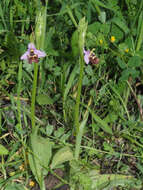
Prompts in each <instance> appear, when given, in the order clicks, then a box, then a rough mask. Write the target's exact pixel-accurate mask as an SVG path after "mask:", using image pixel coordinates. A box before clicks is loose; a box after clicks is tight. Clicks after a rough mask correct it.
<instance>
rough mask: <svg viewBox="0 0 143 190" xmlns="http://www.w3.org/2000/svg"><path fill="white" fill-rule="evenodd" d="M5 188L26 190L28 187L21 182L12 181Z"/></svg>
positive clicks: (6, 189) (8, 189)
mask: <svg viewBox="0 0 143 190" xmlns="http://www.w3.org/2000/svg"><path fill="white" fill-rule="evenodd" d="M4 190H26V188H25V187H24V186H23V185H21V184H17V183H11V184H8V185H6V187H5V189H4Z"/></svg>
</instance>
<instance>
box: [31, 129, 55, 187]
mask: <svg viewBox="0 0 143 190" xmlns="http://www.w3.org/2000/svg"><path fill="white" fill-rule="evenodd" d="M30 147H31V152H30V153H29V154H28V159H29V164H30V168H31V170H32V172H33V175H34V176H35V178H36V180H37V182H38V183H39V185H40V184H41V183H42V181H43V177H44V175H46V174H47V173H48V170H47V169H46V168H47V167H48V165H49V161H50V158H51V154H52V153H51V149H52V143H51V142H50V140H49V139H48V138H43V137H41V136H39V135H37V134H36V133H33V134H32V135H31V138H30Z"/></svg>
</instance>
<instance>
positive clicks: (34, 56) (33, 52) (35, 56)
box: [20, 43, 46, 64]
mask: <svg viewBox="0 0 143 190" xmlns="http://www.w3.org/2000/svg"><path fill="white" fill-rule="evenodd" d="M45 56H46V53H45V52H43V51H40V50H37V49H36V48H35V45H34V44H33V43H29V44H28V50H27V51H26V52H25V53H24V54H23V55H22V56H21V58H20V59H21V60H28V62H29V63H30V64H31V63H32V62H34V63H38V62H39V58H41V57H45Z"/></svg>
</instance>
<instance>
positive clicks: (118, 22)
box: [112, 17, 130, 34]
mask: <svg viewBox="0 0 143 190" xmlns="http://www.w3.org/2000/svg"><path fill="white" fill-rule="evenodd" d="M112 22H113V23H115V24H116V25H117V26H118V27H119V28H121V29H122V30H123V31H124V32H125V34H127V33H129V31H130V30H129V28H128V27H127V25H126V23H125V22H124V21H122V20H121V19H120V18H118V17H116V18H113V19H112Z"/></svg>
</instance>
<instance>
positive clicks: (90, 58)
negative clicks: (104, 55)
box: [83, 49, 99, 64]
mask: <svg viewBox="0 0 143 190" xmlns="http://www.w3.org/2000/svg"><path fill="white" fill-rule="evenodd" d="M83 53H84V61H85V63H86V64H89V63H90V62H91V63H92V64H98V63H99V58H98V57H96V55H95V54H94V53H93V50H92V51H90V50H87V51H86V50H85V49H84V50H83Z"/></svg>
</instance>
